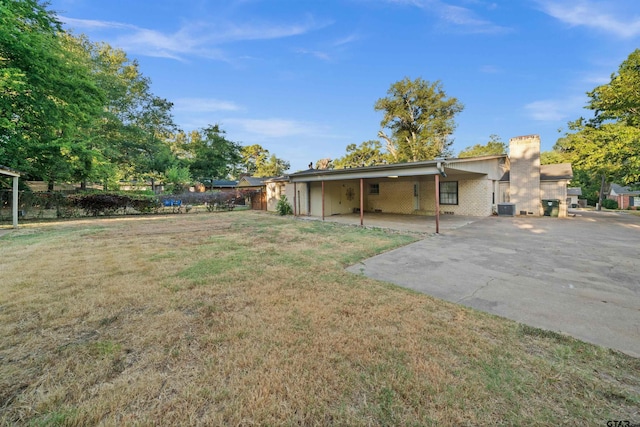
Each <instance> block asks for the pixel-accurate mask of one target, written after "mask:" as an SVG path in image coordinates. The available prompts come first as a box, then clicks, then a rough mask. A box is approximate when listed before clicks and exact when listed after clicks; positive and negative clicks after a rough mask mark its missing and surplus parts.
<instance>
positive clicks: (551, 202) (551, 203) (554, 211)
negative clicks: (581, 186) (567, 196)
mask: <svg viewBox="0 0 640 427" xmlns="http://www.w3.org/2000/svg"><path fill="white" fill-rule="evenodd" d="M542 208H543V209H544V216H555V217H557V216H558V213H560V200H558V199H542Z"/></svg>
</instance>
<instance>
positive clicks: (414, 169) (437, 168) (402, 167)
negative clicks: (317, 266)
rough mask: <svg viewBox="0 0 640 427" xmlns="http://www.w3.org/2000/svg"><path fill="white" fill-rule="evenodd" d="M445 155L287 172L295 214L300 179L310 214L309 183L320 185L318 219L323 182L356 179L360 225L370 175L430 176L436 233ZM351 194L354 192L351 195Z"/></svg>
mask: <svg viewBox="0 0 640 427" xmlns="http://www.w3.org/2000/svg"><path fill="white" fill-rule="evenodd" d="M443 162H444V159H436V160H434V161H428V162H419V163H415V164H395V165H379V166H371V167H363V168H357V169H340V170H325V169H310V170H307V171H303V172H298V173H295V174H293V175H290V176H289V180H290V182H291V183H292V184H293V208H294V215H296V216H298V215H300V213H301V212H300V211H301V210H300V193H299V191H298V184H299V183H302V184H304V185H305V187H306V192H307V194H306V197H305V199H306V203H307V206H306V211H307V214H308V215H309V214H310V212H311V209H312V206H311V203H312V202H311V199H312V198H311V196H310V194H311V190H310V188H311V184H314V183H320V185H321V198H320V204H321V219H322V220H323V221H324V219H325V203H326V192H325V185H326V184H327V182H334V183H335V182H347V181H349V182H354V183H355V182H357V186H358V187H359V207H357V208H355V209H354V212H357V213H358V214H359V216H360V226H363V225H364V213H365V206H364V200H365V182H366V181H367V180H371V179H387V180H394V179H398V178H405V177H416V176H433V177H434V183H435V207H436V208H435V223H436V226H435V229H436V233H439V232H440V206H439V200H440V195H439V189H440V177H441V176H446V173H445V170H444V164H443ZM351 196H352V197H353V196H354V195H351Z"/></svg>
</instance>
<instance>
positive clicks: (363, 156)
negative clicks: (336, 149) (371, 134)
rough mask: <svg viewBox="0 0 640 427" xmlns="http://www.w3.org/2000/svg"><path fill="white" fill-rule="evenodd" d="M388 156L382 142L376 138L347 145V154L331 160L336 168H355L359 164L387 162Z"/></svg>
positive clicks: (369, 164)
mask: <svg viewBox="0 0 640 427" xmlns="http://www.w3.org/2000/svg"><path fill="white" fill-rule="evenodd" d="M389 161H390V156H389V155H388V154H387V153H385V152H384V151H383V149H382V143H381V142H380V141H377V140H370V141H364V142H363V143H362V144H360V145H356V144H349V145H347V154H345V155H344V156H343V157H340V158H337V159H335V160H334V161H333V165H334V167H335V168H336V169H345V168H357V167H361V166H375V165H382V164H385V163H388V162H389Z"/></svg>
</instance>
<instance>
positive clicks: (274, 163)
mask: <svg viewBox="0 0 640 427" xmlns="http://www.w3.org/2000/svg"><path fill="white" fill-rule="evenodd" d="M290 167H291V165H290V164H289V162H288V161H286V160H282V159H279V158H277V157H276V155H275V154H272V155H270V156H269V158H268V159H266V160H265V161H263V162H261V163H260V164H259V165H258V167H257V168H256V171H255V174H254V175H255V176H258V177H267V176H280V175H283V174H284V173H285V172H286V171H287V170H289V168H290Z"/></svg>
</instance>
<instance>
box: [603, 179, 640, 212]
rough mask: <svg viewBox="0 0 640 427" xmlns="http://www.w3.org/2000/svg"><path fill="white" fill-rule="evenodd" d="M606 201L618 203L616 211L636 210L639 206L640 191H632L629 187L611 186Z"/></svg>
mask: <svg viewBox="0 0 640 427" xmlns="http://www.w3.org/2000/svg"><path fill="white" fill-rule="evenodd" d="M607 199H611V200H615V201H616V202H618V209H629V208H631V209H637V207H638V206H640V191H633V190H631V189H630V188H629V187H623V186H622V185H618V184H611V185H610V187H609V193H608V194H607Z"/></svg>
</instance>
